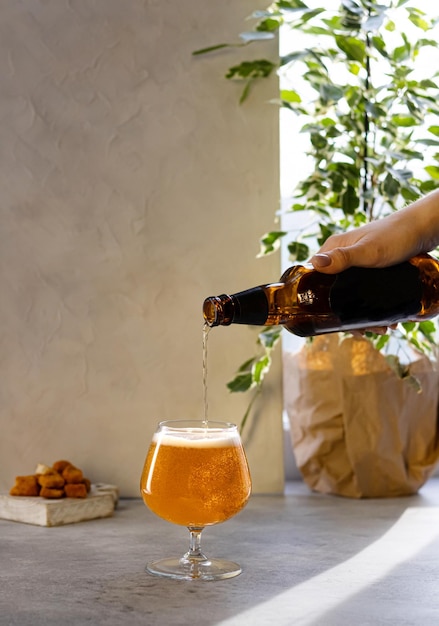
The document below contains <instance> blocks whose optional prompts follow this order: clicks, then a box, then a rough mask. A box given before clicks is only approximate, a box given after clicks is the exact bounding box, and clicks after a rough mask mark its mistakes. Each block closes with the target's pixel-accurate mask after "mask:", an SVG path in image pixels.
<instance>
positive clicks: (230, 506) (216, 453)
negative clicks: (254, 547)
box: [140, 420, 251, 580]
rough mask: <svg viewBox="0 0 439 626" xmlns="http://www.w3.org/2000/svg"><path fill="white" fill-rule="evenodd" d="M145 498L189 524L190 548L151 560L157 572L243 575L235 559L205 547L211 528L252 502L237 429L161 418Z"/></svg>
mask: <svg viewBox="0 0 439 626" xmlns="http://www.w3.org/2000/svg"><path fill="white" fill-rule="evenodd" d="M140 490H141V494H142V498H143V500H144V502H145V504H146V505H147V506H148V508H150V509H151V511H153V512H154V513H155V514H156V515H158V516H159V517H161V518H163V519H165V520H167V521H168V522H171V523H173V524H179V525H181V526H186V527H187V528H188V530H189V537H190V541H189V551H188V552H186V554H184V555H183V556H182V557H181V558H179V557H175V558H165V559H161V560H158V561H154V562H152V563H148V564H147V566H146V570H147V571H148V572H150V573H151V574H155V575H158V576H166V577H169V578H178V579H183V580H193V579H201V580H220V579H223V578H231V577H232V576H237V575H238V574H240V573H241V567H240V566H239V565H238V564H237V563H234V562H232V561H226V560H223V559H213V558H208V557H207V556H205V555H204V554H203V553H202V551H201V533H202V531H203V529H204V528H205V527H206V526H211V525H213V524H219V523H220V522H224V521H226V520H227V519H229V518H230V517H233V515H236V514H237V513H238V512H239V511H240V510H241V509H242V508H243V507H244V506H245V505H246V504H247V502H248V499H249V497H250V492H251V479H250V473H249V469H248V464H247V459H246V456H245V452H244V448H243V446H242V442H241V438H240V436H239V432H238V430H237V427H236V426H235V425H234V424H229V423H223V422H214V421H210V420H209V421H208V422H203V421H200V420H199V421H193V420H192V421H191V420H187V421H183V420H177V421H166V422H161V423H160V424H159V425H158V428H157V430H156V432H155V434H154V436H153V438H152V442H151V445H150V448H149V451H148V454H147V457H146V461H145V465H144V468H143V472H142V477H141V480H140Z"/></svg>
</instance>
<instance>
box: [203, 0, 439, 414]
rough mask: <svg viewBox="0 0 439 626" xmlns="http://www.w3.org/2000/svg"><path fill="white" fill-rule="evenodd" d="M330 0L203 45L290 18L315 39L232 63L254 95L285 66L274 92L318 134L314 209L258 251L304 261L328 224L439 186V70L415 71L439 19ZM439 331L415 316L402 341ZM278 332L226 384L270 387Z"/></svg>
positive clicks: (233, 74)
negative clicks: (276, 55) (271, 55)
mask: <svg viewBox="0 0 439 626" xmlns="http://www.w3.org/2000/svg"><path fill="white" fill-rule="evenodd" d="M322 4H323V3H322ZM328 4H330V3H329V2H328V3H326V6H320V7H309V6H307V5H306V4H305V2H302V1H301V0H279V1H275V2H273V3H272V4H270V5H269V6H268V7H267V8H266V9H265V10H262V11H256V12H255V13H254V14H253V16H252V17H253V19H254V20H255V25H254V28H253V30H252V31H251V32H246V33H242V34H241V43H239V44H219V45H217V46H212V47H210V48H207V49H206V48H205V49H203V50H199V51H196V52H195V53H194V54H203V53H206V52H210V51H211V50H218V49H219V48H224V47H229V46H240V47H242V46H247V45H249V44H256V43H257V42H258V41H260V40H262V39H267V38H273V37H276V36H277V35H278V33H279V29H280V28H283V29H291V30H292V31H295V32H297V33H300V40H301V41H304V42H305V43H304V44H303V45H301V46H300V47H299V48H298V49H293V50H291V51H289V52H288V53H287V54H285V55H283V56H282V57H281V58H280V59H277V60H269V59H260V58H258V59H256V60H246V61H244V62H242V63H240V64H239V65H236V66H233V67H231V68H230V69H229V70H228V72H227V74H226V77H227V79H229V80H234V81H236V80H240V81H243V84H244V88H243V91H242V95H241V99H240V102H241V103H244V102H245V101H246V99H247V98H248V97H249V96H250V93H251V88H252V86H253V85H254V84H255V83H256V82H257V81H259V80H261V79H263V78H265V77H267V76H269V75H270V74H272V73H273V72H274V71H278V73H279V76H280V89H279V93H278V94H276V97H275V98H274V102H275V103H277V104H278V105H279V106H280V107H284V108H286V109H288V110H289V111H291V113H292V114H293V115H297V116H299V117H300V120H301V121H302V128H301V132H302V133H304V134H306V136H307V137H308V140H309V149H308V151H307V154H308V156H309V157H310V159H311V161H312V165H311V166H310V171H309V174H308V175H307V176H306V177H305V178H304V179H303V180H301V181H300V182H299V183H298V184H297V188H296V191H295V193H294V198H293V200H292V203H291V207H290V209H289V211H290V212H295V213H301V214H303V215H306V217H307V220H306V226H303V227H300V228H295V229H294V231H290V230H288V229H285V228H282V224H281V227H280V228H277V229H273V231H271V232H269V233H266V234H264V235H263V236H262V237H261V241H260V253H259V256H264V255H267V254H272V253H274V252H276V251H277V250H279V248H280V246H281V245H284V246H286V248H287V249H288V253H289V258H290V259H291V261H292V262H300V261H303V260H305V259H307V258H308V257H309V256H310V255H311V254H312V252H313V251H314V250H313V249H312V246H314V247H315V248H317V247H319V246H320V245H321V244H323V242H324V241H325V240H326V239H327V238H328V237H329V236H330V235H332V234H334V233H338V232H343V231H346V230H348V229H351V228H355V227H358V226H360V225H362V224H364V223H366V222H367V221H370V220H375V219H380V218H382V217H384V216H386V215H388V214H389V213H391V212H393V211H397V210H398V209H400V208H401V207H402V206H404V205H405V204H407V203H409V202H413V201H414V200H416V199H417V198H419V197H421V196H422V195H425V194H426V193H428V192H429V191H432V190H433V189H435V188H437V187H438V186H439V150H438V148H439V125H438V124H437V123H434V121H432V120H434V118H436V120H437V119H439V118H438V116H439V105H438V96H439V89H438V86H437V83H436V78H437V76H438V72H431V71H430V73H429V75H428V76H427V77H425V76H424V77H418V76H417V74H419V72H417V71H416V70H418V69H419V63H418V61H419V58H420V54H421V53H423V52H424V51H426V50H427V51H428V50H431V49H434V48H438V41H437V36H436V37H433V36H431V33H432V32H433V29H434V28H435V26H436V23H437V22H438V20H437V19H430V18H428V17H427V16H426V15H425V14H424V13H423V12H422V11H421V10H420V9H419V8H417V7H416V6H413V5H412V3H411V2H410V1H409V0H387V1H385V0H383V1H382V2H374V1H372V0H342V2H341V3H340V4H339V5H338V7H337V8H331V6H330V7H328V6H327V5H328ZM411 32H413V34H412V35H411V36H409V35H408V34H407V33H411ZM429 35H430V36H429ZM292 39H293V40H295V38H294V37H293V38H292ZM301 221H303V220H301ZM278 222H279V219H278ZM435 331H436V325H435V323H434V322H430V321H425V322H421V323H407V324H400V325H399V327H398V329H397V330H396V331H394V332H393V333H392V336H393V338H394V339H395V338H396V340H398V345H399V346H404V345H406V346H411V347H413V348H414V349H415V350H416V351H420V352H422V353H424V354H425V353H427V354H432V352H433V350H434V345H435ZM367 336H368V338H369V339H370V340H371V341H372V342H373V343H374V345H375V347H376V348H377V349H378V350H382V351H383V352H385V351H386V350H387V349H388V346H389V342H390V335H382V336H379V335H373V334H372V333H367ZM279 338H280V329H279V328H275V329H270V330H264V331H262V333H260V335H259V339H258V344H259V348H260V350H259V352H258V354H257V355H255V356H254V357H253V358H252V359H249V360H248V361H246V363H244V364H243V365H242V366H241V368H240V369H239V371H238V373H237V375H236V377H235V378H234V379H233V380H232V381H231V382H230V383H229V384H228V387H229V389H230V390H231V391H248V390H250V389H256V391H259V390H260V388H261V385H262V383H263V379H264V376H265V374H266V373H267V372H268V371H269V367H270V362H271V352H272V350H273V348H274V346H275V345H276V343H277V342H278V340H279ZM393 345H394V344H393ZM400 350H404V347H402V348H400V347H398V349H397V354H388V355H387V358H388V362H389V365H390V366H391V367H392V368H393V369H394V371H395V372H396V373H397V374H398V375H399V376H400V377H402V378H407V379H408V380H409V382H411V383H412V384H414V385H416V384H417V382H416V380H415V379H413V377H411V375H410V370H409V367H408V366H406V365H403V364H402V360H401V358H400V356H401V354H400V353H399V351H400ZM253 400H254V398H253ZM253 400H252V402H253ZM250 409H251V405H250V407H249V410H248V411H250ZM248 411H247V414H246V416H245V419H246V418H247V416H248Z"/></svg>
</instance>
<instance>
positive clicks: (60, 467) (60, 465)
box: [52, 461, 74, 474]
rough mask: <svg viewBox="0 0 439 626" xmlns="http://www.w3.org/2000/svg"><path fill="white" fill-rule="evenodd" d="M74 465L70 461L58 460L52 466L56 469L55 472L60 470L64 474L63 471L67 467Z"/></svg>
mask: <svg viewBox="0 0 439 626" xmlns="http://www.w3.org/2000/svg"><path fill="white" fill-rule="evenodd" d="M70 466H71V467H74V466H73V465H72V463H70V461H56V462H55V463H54V464H53V465H52V468H53V469H54V470H55V472H58V473H59V474H62V473H63V471H64V470H65V469H66V467H70Z"/></svg>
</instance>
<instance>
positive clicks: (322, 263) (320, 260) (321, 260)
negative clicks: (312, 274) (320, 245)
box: [312, 253, 331, 267]
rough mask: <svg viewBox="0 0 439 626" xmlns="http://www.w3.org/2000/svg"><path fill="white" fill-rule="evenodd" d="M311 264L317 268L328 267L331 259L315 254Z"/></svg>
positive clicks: (327, 256) (321, 254) (324, 255)
mask: <svg viewBox="0 0 439 626" xmlns="http://www.w3.org/2000/svg"><path fill="white" fill-rule="evenodd" d="M312 262H313V265H315V266H317V267H328V265H331V257H330V256H329V255H327V254H323V253H319V254H315V255H314V256H313V258H312Z"/></svg>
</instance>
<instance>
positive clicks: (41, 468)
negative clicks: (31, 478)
mask: <svg viewBox="0 0 439 626" xmlns="http://www.w3.org/2000/svg"><path fill="white" fill-rule="evenodd" d="M54 471H55V470H53V469H52V468H51V467H49V466H48V465H44V463H38V464H37V466H36V468H35V474H53V472H54Z"/></svg>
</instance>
